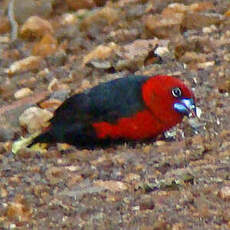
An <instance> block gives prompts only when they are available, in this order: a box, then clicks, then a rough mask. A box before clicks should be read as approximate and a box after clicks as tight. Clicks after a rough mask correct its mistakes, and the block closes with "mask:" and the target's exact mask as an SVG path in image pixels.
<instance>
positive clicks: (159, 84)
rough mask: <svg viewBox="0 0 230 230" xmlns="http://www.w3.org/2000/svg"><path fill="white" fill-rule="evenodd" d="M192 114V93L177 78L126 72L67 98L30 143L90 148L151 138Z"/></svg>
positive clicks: (193, 105) (193, 104) (194, 108)
mask: <svg viewBox="0 0 230 230" xmlns="http://www.w3.org/2000/svg"><path fill="white" fill-rule="evenodd" d="M190 115H193V116H195V115H196V106H195V97H194V94H193V92H192V91H191V90H190V89H189V88H188V87H187V86H186V85H185V84H184V83H183V82H182V81H181V80H179V79H177V78H175V77H172V76H161V75H158V76H153V77H147V76H133V75H130V76H127V77H123V78H119V79H115V80H112V81H109V82H106V83H102V84H99V85H98V86H96V87H94V88H92V89H90V90H86V91H85V92H83V93H80V94H76V95H73V96H71V97H70V98H68V99H67V100H66V101H64V103H63V104H62V105H61V106H60V107H59V108H58V109H57V110H56V111H55V112H54V117H53V118H52V119H51V120H50V126H49V127H48V128H47V129H46V131H45V132H44V133H42V134H40V135H39V136H37V137H36V138H35V139H34V140H33V142H32V143H31V144H30V146H31V145H33V144H35V143H56V142H60V143H68V144H71V145H75V146H77V147H79V148H94V147H95V146H105V145H108V144H111V143H116V142H121V141H142V140H149V139H151V138H155V137H156V136H157V135H159V134H161V133H163V132H164V131H167V130H168V129H170V128H171V127H173V126H174V125H176V124H177V123H180V122H181V121H182V119H183V116H190Z"/></svg>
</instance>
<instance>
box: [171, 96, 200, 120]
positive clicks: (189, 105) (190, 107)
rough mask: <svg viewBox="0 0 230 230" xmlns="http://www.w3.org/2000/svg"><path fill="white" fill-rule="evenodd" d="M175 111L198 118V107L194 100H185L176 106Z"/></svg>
mask: <svg viewBox="0 0 230 230" xmlns="http://www.w3.org/2000/svg"><path fill="white" fill-rule="evenodd" d="M173 107H174V109H175V110H176V111H177V112H178V113H181V114H182V115H184V116H188V117H196V105H195V102H194V100H193V99H192V98H185V99H182V100H180V101H179V102H177V103H175V104H174V106H173Z"/></svg>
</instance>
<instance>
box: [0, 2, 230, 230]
mask: <svg viewBox="0 0 230 230" xmlns="http://www.w3.org/2000/svg"><path fill="white" fill-rule="evenodd" d="M156 45H158V48H156V49H155V51H154V48H155V47H156ZM229 51H230V1H227V0H215V1H214V0H210V1H189V0H186V1H179V0H178V1H172V0H165V1H161V0H118V1H115V0H110V1H106V0H78V1H74V0H65V1H64V0H56V1H55V0H46V1H43V0H40V1H35V0H14V1H12V0H10V1H9V0H2V1H0V181H1V183H0V229H100V230H102V229H106V230H109V229H133V230H135V229H138V230H168V229H172V230H184V229H192V230H203V229H209V230H212V229H221V230H227V229H230V119H229V116H230V98H229V93H230V53H229ZM129 73H132V74H145V75H156V74H170V75H175V76H178V77H179V78H180V79H182V80H184V81H185V82H186V83H187V84H188V85H190V87H191V88H192V89H193V90H194V93H195V95H196V97H197V105H198V107H199V108H200V110H201V115H200V120H199V122H197V121H189V120H188V119H185V120H184V122H183V123H182V124H180V125H178V126H177V127H176V128H175V129H173V130H172V131H171V135H172V136H173V138H171V140H170V141H169V140H165V139H163V138H161V137H159V138H158V140H157V141H155V142H152V143H143V144H141V143H140V144H137V145H136V146H129V145H128V144H124V145H119V146H114V147H111V148H108V149H96V150H78V149H76V148H74V147H72V146H67V145H64V144H57V145H48V146H46V147H45V148H44V149H43V151H38V150H32V149H28V148H25V147H23V148H21V150H20V151H19V152H18V153H17V154H16V155H15V154H13V153H12V145H13V143H15V141H16V140H17V139H19V138H21V137H28V136H29V135H31V134H33V133H34V132H37V131H39V130H42V129H43V128H44V127H45V126H46V125H47V121H48V120H49V119H50V118H51V117H52V114H53V111H54V110H55V109H56V108H57V107H58V106H59V105H60V104H61V103H62V102H63V101H64V100H65V99H66V98H67V97H69V96H70V95H72V94H74V93H78V92H81V91H83V90H85V89H87V88H90V87H92V86H95V85H97V84H99V83H100V82H104V81H108V80H110V79H114V78H118V77H121V76H125V75H127V74H129ZM191 125H192V126H191ZM194 126H197V127H196V129H194Z"/></svg>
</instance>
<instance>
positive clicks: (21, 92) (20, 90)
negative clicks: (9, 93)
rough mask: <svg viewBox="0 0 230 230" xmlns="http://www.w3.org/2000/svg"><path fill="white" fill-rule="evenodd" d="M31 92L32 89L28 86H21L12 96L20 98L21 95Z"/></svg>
mask: <svg viewBox="0 0 230 230" xmlns="http://www.w3.org/2000/svg"><path fill="white" fill-rule="evenodd" d="M31 94H33V91H32V90H31V89H29V88H22V89H19V90H17V91H16V92H15V94H14V97H15V98H16V99H21V98H23V97H27V96H29V95H31Z"/></svg>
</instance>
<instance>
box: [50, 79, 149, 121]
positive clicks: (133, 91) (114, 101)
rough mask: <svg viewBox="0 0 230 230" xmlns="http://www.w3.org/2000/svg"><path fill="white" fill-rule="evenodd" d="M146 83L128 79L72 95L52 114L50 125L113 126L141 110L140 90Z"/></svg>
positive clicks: (143, 80) (103, 84) (142, 107)
mask: <svg viewBox="0 0 230 230" xmlns="http://www.w3.org/2000/svg"><path fill="white" fill-rule="evenodd" d="M147 79H148V77H145V76H127V77H124V78H119V79H115V80H112V81H109V82H106V83H102V84H100V85H98V86H95V87H94V88H92V89H89V90H87V91H85V92H83V93H80V94H76V95H73V96H72V97H70V98H68V99H67V100H66V101H65V102H64V103H63V104H62V105H61V106H60V107H59V108H58V109H57V110H56V111H55V113H54V117H53V118H52V119H51V123H52V124H53V125H57V124H60V123H61V124H64V123H67V124H71V123H76V122H89V123H93V122H100V121H105V122H110V123H114V122H116V121H117V120H118V119H119V118H121V117H129V116H131V115H132V114H135V113H136V112H137V111H141V110H143V109H144V106H145V105H144V102H143V99H142V91H141V87H142V84H143V83H144V82H145V81H146V80H147Z"/></svg>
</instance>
